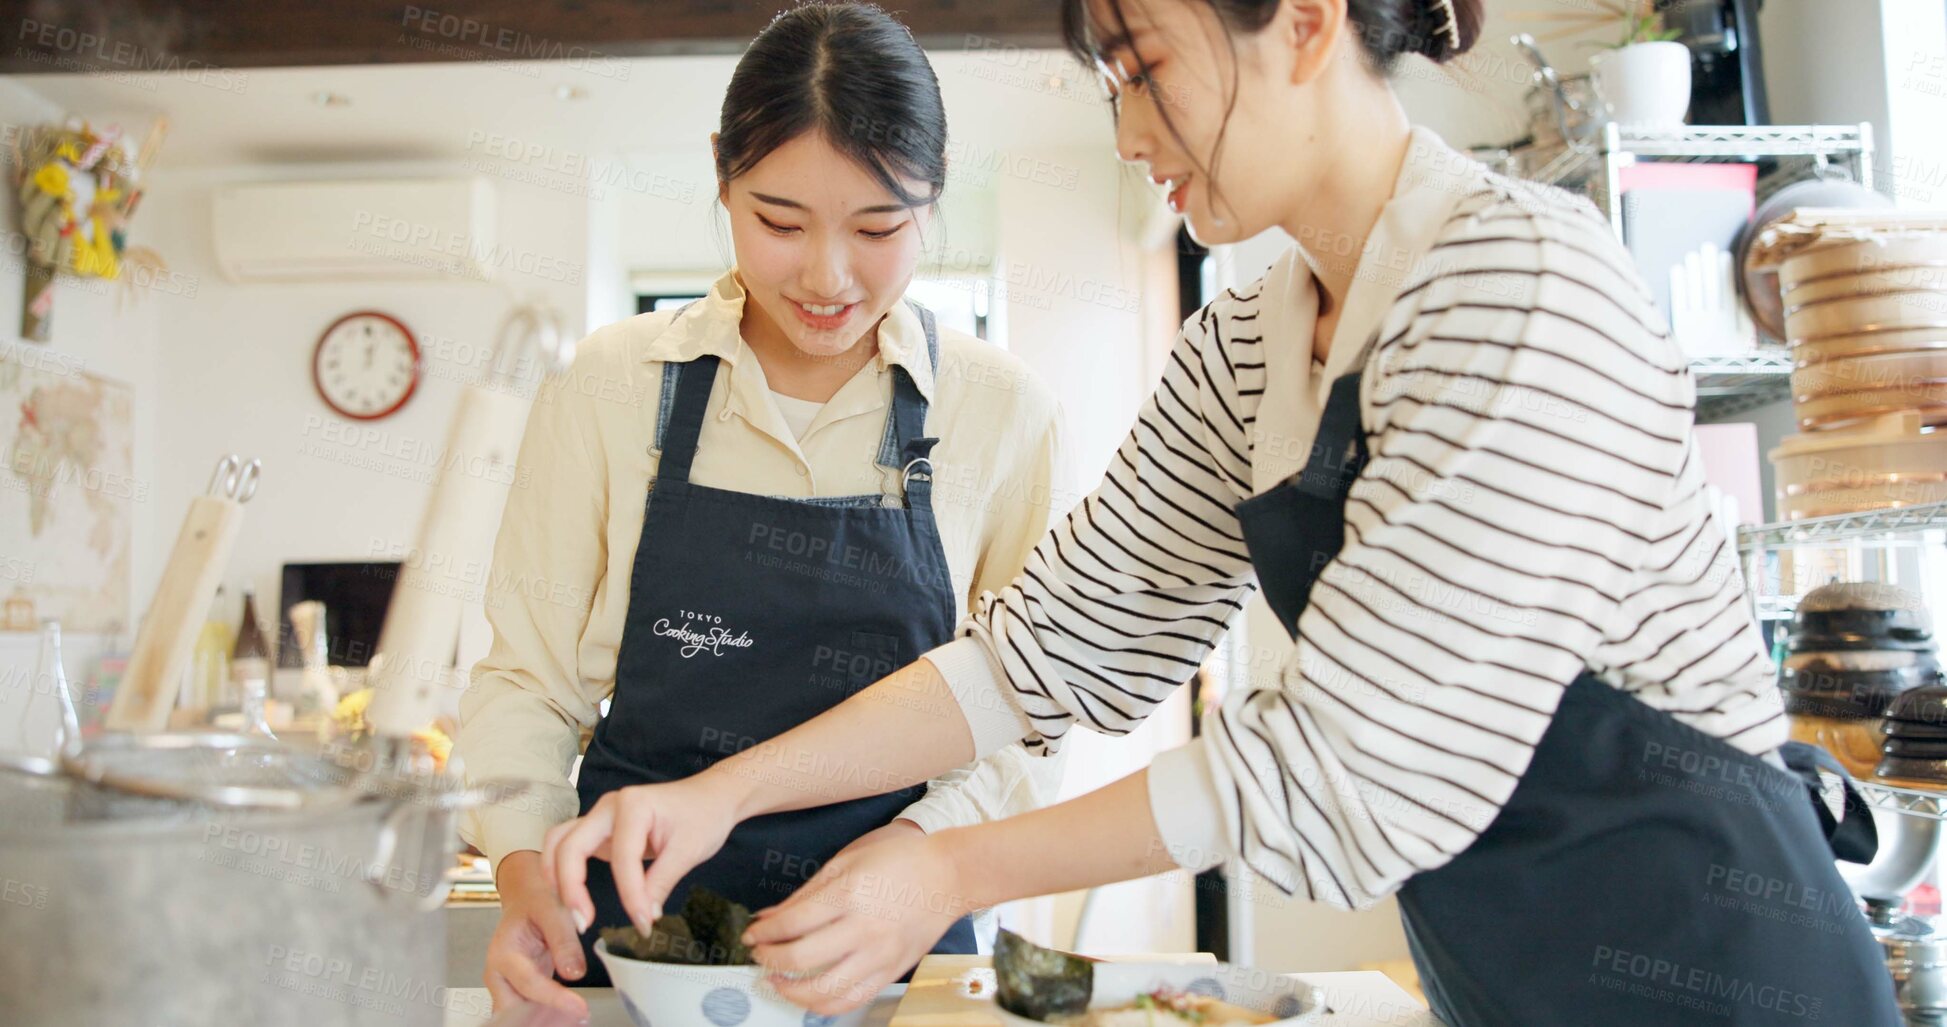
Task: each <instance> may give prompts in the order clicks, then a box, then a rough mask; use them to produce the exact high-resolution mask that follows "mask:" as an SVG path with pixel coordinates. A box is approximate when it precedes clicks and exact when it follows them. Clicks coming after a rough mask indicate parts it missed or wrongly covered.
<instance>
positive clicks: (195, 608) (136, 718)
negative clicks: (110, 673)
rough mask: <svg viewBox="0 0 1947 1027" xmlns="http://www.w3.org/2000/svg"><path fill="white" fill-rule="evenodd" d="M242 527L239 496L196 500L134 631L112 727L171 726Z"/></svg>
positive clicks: (110, 721) (112, 713)
mask: <svg viewBox="0 0 1947 1027" xmlns="http://www.w3.org/2000/svg"><path fill="white" fill-rule="evenodd" d="M242 525H243V507H242V506H241V505H239V504H238V503H236V502H234V501H232V500H229V499H224V498H220V497H217V496H197V497H196V498H195V499H192V500H190V501H189V513H188V514H187V515H185V516H184V517H183V529H182V532H181V533H180V534H178V535H177V536H176V548H175V549H174V550H172V551H171V552H170V553H169V565H168V566H167V567H166V568H164V569H163V572H162V584H160V585H158V586H157V587H156V591H155V598H154V599H153V600H151V601H150V603H149V612H148V614H147V615H146V616H144V617H143V618H142V627H141V628H140V629H139V630H138V631H137V632H136V633H135V651H134V652H133V653H132V654H130V656H129V661H128V671H127V673H126V674H124V675H123V676H122V683H121V685H120V687H118V688H116V690H115V701H114V703H113V704H112V705H110V706H109V708H108V717H107V720H106V726H107V728H108V729H109V730H111V731H160V730H162V729H163V728H165V727H167V726H168V723H169V711H170V710H171V709H173V708H174V707H175V705H176V692H177V689H178V687H179V685H180V682H181V680H182V673H183V667H184V666H185V665H187V664H188V663H189V658H190V654H191V652H192V651H193V650H194V649H195V647H196V634H197V632H198V631H200V630H202V627H203V622H204V621H205V620H207V619H208V618H209V615H210V603H211V601H213V600H214V599H215V598H216V582H217V579H218V578H219V577H221V576H222V574H223V568H224V567H226V566H228V565H229V562H230V548H231V546H232V545H233V544H234V543H235V542H236V540H237V531H238V530H239V529H240V528H241V527H242Z"/></svg>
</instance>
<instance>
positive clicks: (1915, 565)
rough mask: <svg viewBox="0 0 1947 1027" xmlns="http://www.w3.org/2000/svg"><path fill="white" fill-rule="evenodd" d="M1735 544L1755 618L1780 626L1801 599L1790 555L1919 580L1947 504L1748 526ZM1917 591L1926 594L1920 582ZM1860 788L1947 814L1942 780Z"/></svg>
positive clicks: (1879, 800)
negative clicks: (1817, 556) (1807, 554)
mask: <svg viewBox="0 0 1947 1027" xmlns="http://www.w3.org/2000/svg"><path fill="white" fill-rule="evenodd" d="M1737 543H1738V555H1739V557H1740V559H1741V562H1742V564H1743V569H1744V576H1745V583H1746V585H1747V586H1748V587H1749V591H1750V594H1751V598H1752V605H1753V608H1754V610H1755V612H1756V614H1757V617H1758V620H1759V621H1760V622H1761V623H1764V624H1767V625H1773V626H1775V627H1776V630H1780V631H1782V630H1783V628H1782V625H1783V622H1785V621H1788V620H1790V619H1791V616H1792V613H1793V612H1794V611H1795V610H1796V609H1797V606H1798V599H1799V595H1798V594H1797V592H1796V590H1795V589H1794V588H1793V586H1792V583H1791V582H1788V581H1786V580H1784V576H1785V574H1787V573H1790V572H1792V571H1793V570H1795V569H1794V568H1792V567H1791V564H1790V563H1789V562H1788V560H1787V559H1786V557H1787V556H1788V555H1790V554H1794V553H1797V552H1804V551H1825V552H1827V553H1833V554H1835V555H1836V556H1837V559H1833V558H1831V557H1828V565H1830V566H1843V567H1844V576H1845V577H1846V579H1847V580H1855V581H1861V580H1874V581H1887V582H1889V583H1893V584H1901V585H1903V586H1905V587H1913V585H1912V584H1909V583H1920V584H1921V585H1922V586H1923V585H1924V580H1925V577H1926V574H1925V571H1926V569H1927V568H1926V560H1927V558H1928V556H1929V553H1930V552H1931V553H1932V554H1935V555H1938V556H1947V503H1932V504H1928V505H1924V506H1909V507H1900V508H1897V509H1891V510H1873V511H1867V512H1864V513H1851V514H1838V515H1835V516H1832V517H1808V518H1805V519H1803V520H1796V521H1780V522H1778V523H1775V524H1761V525H1755V526H1749V527H1745V528H1742V529H1740V530H1739V531H1738V537H1737ZM1817 584H1823V582H1818V583H1817ZM1808 590H1809V589H1808ZM1917 590H1919V591H1922V593H1923V594H1925V590H1924V587H1922V588H1920V589H1917ZM1935 591H1936V593H1937V592H1938V590H1935ZM1928 598H1930V599H1932V600H1933V602H1932V603H1930V606H1932V607H1934V608H1936V609H1941V608H1947V602H1944V601H1942V600H1941V599H1940V598H1939V596H1938V595H1937V594H1936V595H1933V596H1929V597H1928ZM1859 787H1860V791H1861V793H1862V794H1863V795H1864V797H1865V799H1866V801H1867V802H1868V804H1870V805H1871V806H1873V808H1875V809H1881V810H1885V811H1887V812H1889V813H1898V814H1904V815H1906V816H1912V817H1921V818H1925V819H1928V820H1947V785H1943V786H1942V788H1941V790H1940V791H1938V792H1935V791H1928V790H1923V789H1917V788H1900V787H1895V786H1892V785H1885V784H1879V783H1877V782H1872V781H1861V782H1859Z"/></svg>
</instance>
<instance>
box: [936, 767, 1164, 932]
mask: <svg viewBox="0 0 1947 1027" xmlns="http://www.w3.org/2000/svg"><path fill="white" fill-rule="evenodd" d="M933 838H934V839H935V840H936V841H937V843H938V844H940V845H942V846H944V847H945V849H946V850H947V852H948V854H949V858H950V859H951V860H952V863H953V866H954V877H955V881H956V886H957V887H958V889H959V890H960V891H961V893H962V894H961V895H959V896H956V899H958V900H959V901H961V902H962V903H964V905H965V908H967V909H986V908H989V907H992V906H995V905H998V904H1000V903H1002V902H1008V901H1012V900H1014V899H1025V898H1032V897H1034V896H1037V895H1054V894H1059V893H1061V892H1067V891H1075V890H1076V889H1080V888H1094V887H1097V886H1099V885H1104V884H1113V883H1115V882H1117V881H1129V880H1134V879H1135V878H1138V877H1148V876H1150V875H1152V874H1160V873H1165V872H1167V871H1171V870H1176V869H1178V866H1177V863H1176V861H1175V860H1173V859H1171V858H1170V855H1169V852H1168V847H1167V846H1166V845H1165V844H1164V842H1163V837H1162V833H1161V832H1160V831H1159V830H1158V829H1157V827H1156V819H1155V817H1153V816H1152V815H1151V814H1150V811H1149V772H1148V771H1147V770H1139V771H1137V772H1136V773H1134V774H1131V775H1129V776H1128V777H1125V778H1123V779H1122V780H1120V781H1117V782H1115V783H1114V784H1111V785H1109V786H1108V787H1106V788H1100V789H1097V790H1096V791H1093V792H1089V793H1088V794H1086V795H1082V796H1078V797H1076V798H1073V799H1070V800H1068V801H1067V802H1064V803H1061V804H1059V805H1055V806H1049V807H1046V808H1043V809H1039V810H1035V811H1034V812H1032V813H1024V814H1022V815H1020V816H1017V817H1009V818H1007V819H1006V820H996V821H993V822H990V823H986V824H978V825H976V826H973V827H958V828H954V829H952V830H948V831H941V832H939V833H938V834H936V835H934V836H933Z"/></svg>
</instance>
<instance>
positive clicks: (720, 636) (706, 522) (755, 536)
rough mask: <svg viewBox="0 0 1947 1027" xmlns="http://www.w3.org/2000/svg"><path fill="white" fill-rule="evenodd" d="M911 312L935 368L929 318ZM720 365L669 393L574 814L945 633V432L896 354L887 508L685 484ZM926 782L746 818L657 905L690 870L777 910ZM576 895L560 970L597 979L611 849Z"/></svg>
mask: <svg viewBox="0 0 1947 1027" xmlns="http://www.w3.org/2000/svg"><path fill="white" fill-rule="evenodd" d="M915 309H916V310H918V311H919V314H920V320H921V322H922V323H923V324H924V325H925V328H926V343H927V352H928V356H929V358H931V359H932V361H933V364H934V366H936V367H937V366H938V364H939V360H938V351H939V341H938V336H937V334H936V332H935V328H934V322H933V315H932V313H931V312H930V311H927V310H925V309H923V308H919V307H917V305H915ZM717 365H718V360H717V358H716V357H714V356H704V357H698V358H697V359H695V360H692V361H690V362H689V363H687V364H682V365H677V366H676V370H675V372H674V391H673V396H674V399H673V403H670V402H668V400H669V399H670V394H669V392H668V390H666V391H665V397H664V398H665V405H664V409H663V411H662V414H663V416H664V417H665V420H664V426H663V428H662V431H663V448H662V458H661V462H660V464H659V465H658V467H657V470H656V477H655V480H654V481H652V482H650V485H649V490H650V495H649V498H648V499H647V500H646V502H647V504H648V506H647V510H646V511H645V513H644V515H643V519H642V540H641V542H640V543H639V544H638V545H637V547H636V556H635V567H634V569H633V571H632V572H631V575H630V581H629V610H628V615H627V620H626V621H625V623H624V626H623V630H622V643H621V648H620V650H619V651H618V653H617V654H616V667H615V694H614V696H613V698H612V700H611V702H610V705H609V711H608V715H607V716H606V717H604V718H602V722H601V723H600V724H598V725H596V727H595V732H594V736H593V737H592V738H591V739H590V740H589V743H588V751H587V753H586V754H585V755H584V756H583V758H582V763H581V776H580V778H579V779H578V782H577V791H578V792H579V793H580V797H581V812H582V813H583V814H584V815H586V814H587V813H588V811H589V809H590V808H591V807H593V806H594V805H595V802H596V800H598V799H600V798H601V797H602V796H603V795H606V794H608V793H609V792H611V791H614V790H615V789H617V788H622V787H626V786H629V785H638V784H648V783H652V782H663V781H675V780H679V779H681V778H685V777H689V776H690V775H692V774H695V773H697V772H699V771H702V770H704V769H706V768H708V767H709V766H711V765H712V764H714V763H716V762H717V761H718V760H721V759H723V758H725V757H727V756H730V755H733V754H735V753H737V752H740V751H742V750H744V749H747V748H750V747H753V746H762V745H763V743H765V742H767V741H769V740H770V739H772V738H774V737H776V736H777V735H780V734H783V733H784V732H785V731H788V730H790V729H791V728H794V727H797V726H798V725H799V724H802V723H804V722H805V721H808V720H811V719H812V718H814V717H816V716H818V715H819V714H821V713H823V712H825V711H826V710H829V709H831V708H832V707H834V706H836V705H838V704H839V703H840V702H842V701H843V700H845V699H846V698H848V697H850V696H851V695H852V694H853V693H854V692H857V691H859V690H860V689H862V688H864V687H865V686H867V685H870V684H872V683H873V682H875V681H877V680H879V679H880V678H882V677H884V676H886V675H887V674H890V673H891V672H893V671H894V670H897V669H899V668H900V667H903V666H905V665H906V664H908V663H911V662H912V661H913V660H915V659H918V658H919V657H920V655H921V654H923V653H925V652H927V651H928V650H930V649H932V648H934V647H936V646H939V645H943V644H945V643H946V642H948V641H949V640H951V638H952V637H953V623H954V609H955V602H954V593H953V582H952V578H951V576H950V575H949V573H948V570H947V562H946V553H945V551H944V550H943V549H942V548H941V546H940V533H939V527H938V525H937V524H936V523H935V522H934V519H933V506H932V473H931V472H932V464H931V463H930V462H929V461H928V459H927V457H928V455H929V454H930V453H931V452H932V449H933V445H934V443H935V442H937V441H939V440H937V439H930V438H925V437H924V435H925V426H926V398H925V397H924V396H922V395H921V394H920V391H919V387H918V386H917V385H915V384H914V383H913V380H912V377H911V376H910V375H909V374H907V372H906V370H905V368H895V370H894V375H895V380H894V385H893V394H892V406H891V409H890V410H889V411H888V412H887V415H886V434H885V437H884V440H883V442H882V443H881V446H880V452H879V454H878V458H877V459H878V463H880V464H881V465H883V466H886V467H889V468H891V469H893V470H895V471H898V472H900V474H901V476H902V479H903V483H904V488H905V493H906V497H905V498H906V505H905V506H904V507H888V506H886V505H884V500H883V498H882V497H880V496H879V495H876V494H875V495H869V496H855V497H845V498H818V499H813V500H794V499H780V498H774V497H768V496H758V495H750V494H747V493H743V492H727V491H724V490H722V489H713V488H706V487H704V486H701V485H697V484H694V483H692V482H691V481H690V463H691V461H692V460H693V459H694V458H695V456H696V443H697V438H698V437H699V435H700V434H701V433H702V430H703V419H704V414H705V411H706V409H707V408H708V405H709V402H710V391H711V389H712V388H713V387H714V384H715V381H716V375H717ZM865 455H866V454H860V456H861V457H864V456H865ZM760 751H762V750H761V749H760ZM757 765H758V766H759V767H760V768H761V767H762V766H763V765H764V761H763V760H759V761H758V764H757ZM780 769H782V770H788V771H793V772H795V771H798V770H800V769H803V768H801V767H799V766H798V765H797V764H795V763H794V764H793V765H791V766H789V767H781V768H780ZM834 769H836V768H834ZM925 792H926V786H925V785H923V784H921V785H916V786H913V787H909V788H903V789H900V790H897V791H892V792H888V793H886V794H882V795H876V796H872V797H870V798H865V799H854V800H852V801H849V802H842V803H838V804H836V805H830V806H822V807H818V808H814V809H806V810H797V811H793V812H789V813H774V814H770V815H768V816H761V817H753V818H751V819H750V820H747V821H745V822H744V823H742V824H739V825H738V826H737V828H736V829H735V830H733V831H732V832H731V833H730V838H729V840H728V841H726V842H725V843H724V846H723V849H722V851H720V852H718V853H717V855H716V856H715V857H713V858H711V859H710V860H709V861H708V862H706V863H704V864H703V865H701V866H699V867H697V868H696V869H695V870H693V871H691V872H690V873H689V874H688V875H687V876H685V877H684V878H683V880H682V881H681V882H680V883H679V884H678V885H677V886H676V888H675V890H674V891H673V892H672V893H671V894H670V896H669V901H668V902H667V903H665V907H664V908H665V909H666V910H668V911H670V912H676V911H679V910H680V909H681V908H682V904H683V900H684V898H685V897H686V896H687V895H688V894H689V892H690V889H691V888H695V887H699V886H700V887H705V888H709V889H710V890H712V891H715V892H717V893H718V894H720V895H723V896H726V897H728V898H730V899H733V900H735V901H737V902H741V903H743V904H744V905H746V906H749V907H750V908H751V909H752V910H757V909H762V908H764V907H766V906H774V905H776V904H778V903H780V902H782V901H784V900H785V899H787V898H789V897H790V896H791V894H792V893H793V892H795V891H797V889H798V888H799V886H801V885H803V884H804V882H805V881H807V880H808V879H810V878H811V876H812V875H813V874H815V873H817V871H818V869H819V868H820V867H821V866H823V865H824V863H825V861H826V860H829V859H831V858H832V856H834V855H836V854H837V853H838V851H839V850H840V849H842V848H844V847H845V846H846V845H849V844H851V842H852V841H854V840H855V839H857V838H858V837H859V836H860V835H863V834H866V833H868V832H870V831H872V830H874V829H876V828H879V827H883V826H885V825H886V824H889V823H891V822H892V821H893V820H894V819H895V818H897V817H898V815H899V814H900V813H901V812H902V811H904V810H905V808H906V807H907V806H909V805H911V804H912V803H914V802H916V801H918V800H919V798H920V797H921V796H923V795H924V794H925ZM588 893H589V896H590V897H591V898H592V899H593V900H594V903H595V922H594V923H593V924H592V925H590V927H589V929H588V931H587V932H586V933H585V934H583V935H582V939H581V940H582V947H583V949H584V950H585V951H586V952H587V954H588V959H587V962H588V974H587V976H585V977H584V978H583V979H581V980H578V981H569V982H566V983H569V984H573V985H577V986H585V987H606V986H607V985H608V975H607V972H606V971H605V970H604V969H603V967H602V964H601V961H600V960H598V959H596V958H595V956H594V950H593V947H594V944H595V941H596V940H597V938H598V937H599V932H600V930H601V928H603V927H617V926H622V925H625V924H627V923H628V922H629V920H628V915H627V913H626V912H625V911H624V910H623V908H622V903H621V900H620V899H619V898H618V896H617V895H616V892H615V883H614V878H613V877H612V876H611V875H610V872H609V866H608V864H607V863H606V862H603V861H601V860H590V861H589V863H588ZM934 951H935V952H952V953H970V952H973V951H975V947H974V935H973V924H972V921H971V920H967V919H962V920H960V921H959V922H957V923H956V924H954V925H953V927H952V928H951V929H950V930H948V931H947V933H946V936H945V937H944V938H942V939H941V940H940V944H939V945H938V946H936V947H935V948H934Z"/></svg>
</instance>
